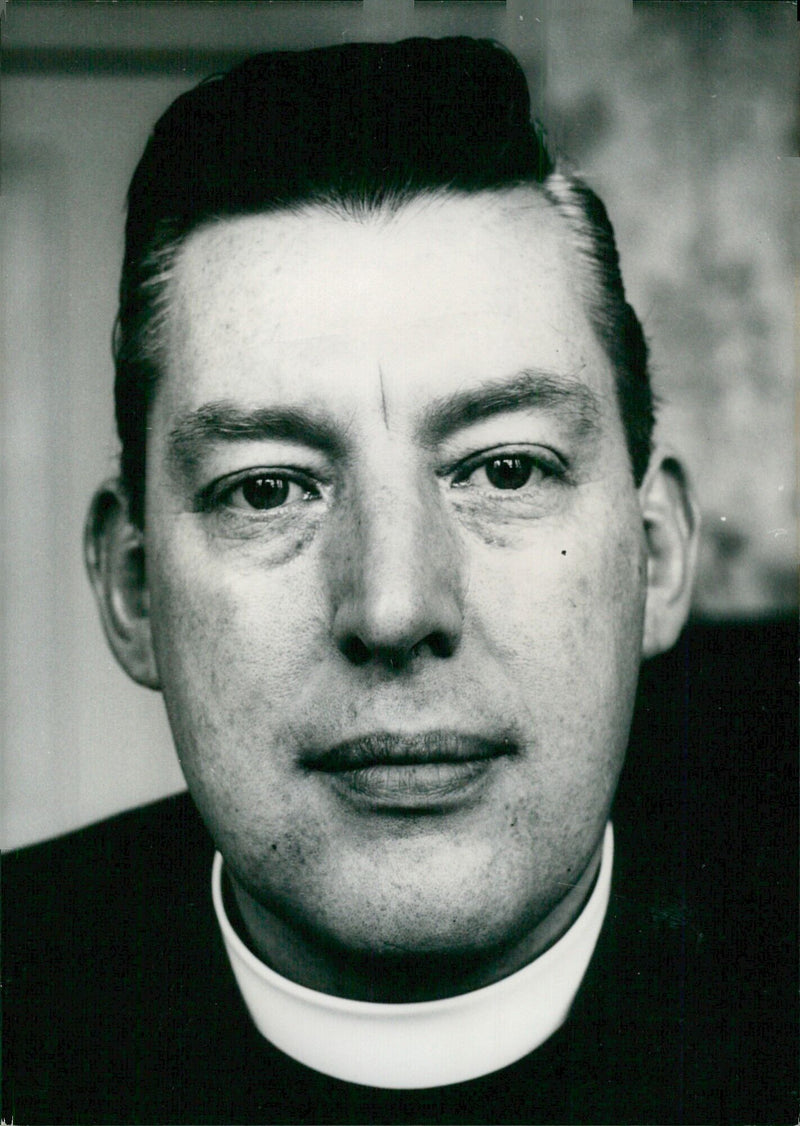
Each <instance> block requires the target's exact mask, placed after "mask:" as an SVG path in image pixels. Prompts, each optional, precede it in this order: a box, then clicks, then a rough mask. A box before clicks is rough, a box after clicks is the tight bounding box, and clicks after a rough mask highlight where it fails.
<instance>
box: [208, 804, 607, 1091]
mask: <svg viewBox="0 0 800 1126" xmlns="http://www.w3.org/2000/svg"><path fill="white" fill-rule="evenodd" d="M613 853H614V839H613V833H612V829H611V823H610V822H609V824H608V825H607V826H606V831H605V838H604V841H603V855H602V859H601V862H600V871H599V873H598V876H597V880H596V882H595V886H594V890H593V891H592V894H591V895H590V897H589V899H588V901H587V903H586V905H585V907H584V908H583V910H582V911H581V913H580V915H579V916H578V918H577V919H576V920H575V922H574V923H573V924H572V926H571V927H570V928H569V930H568V931H567V932H566V933H565V934H564V935H562V937H561V938H560V939H559V940H558V942H556V943H555V945H554V946H551V947H550V948H549V949H548V950H546V951H545V952H544V954H541V955H540V956H539V957H538V958H536V959H534V961H533V962H531V963H529V964H528V965H527V966H524V967H523V968H522V969H521V970H518V971H517V972H516V973H514V974H511V976H510V977H505V978H503V979H502V980H501V981H496V982H494V983H493V984H492V985H487V986H485V987H484V988H483V989H476V990H474V991H473V992H471V993H462V994H460V995H459V996H457V997H446V998H444V999H443V1000H440V1001H418V1002H413V1003H411V1004H376V1003H374V1002H371V1001H351V1000H348V999H347V998H345V997H334V996H331V995H330V994H327V993H318V992H316V990H313V989H307V988H306V987H305V986H303V985H298V984H296V983H295V982H293V981H289V980H288V979H287V978H284V977H281V975H280V974H278V973H276V972H275V971H274V970H271V969H270V968H269V967H268V966H266V965H264V963H263V962H261V961H260V960H259V959H258V958H257V957H256V956H255V955H254V954H252V953H251V951H250V950H249V949H248V948H247V947H246V946H245V944H244V943H243V942H242V940H241V939H240V938H239V936H238V935H237V934H236V932H235V931H234V929H233V927H232V926H231V924H230V922H229V920H228V916H227V914H226V912H225V907H224V905H223V899H222V857H221V856H220V854H219V853H217V854H216V855H215V857H214V865H213V869H212V895H213V899H214V910H215V911H216V914H217V919H218V921H219V925H220V929H221V930H222V937H223V939H224V942H225V947H226V949H227V951H228V957H229V958H230V962H231V966H232V967H233V972H234V974H235V975H236V980H237V982H238V983H239V988H240V990H241V992H242V996H243V997H244V1000H245V1002H246V1004H247V1007H248V1009H249V1010H250V1015H251V1016H252V1018H253V1021H254V1022H255V1024H256V1027H257V1028H258V1030H259V1032H261V1033H262V1035H264V1036H266V1038H267V1039H268V1040H270V1041H271V1042H272V1043H273V1044H275V1046H276V1047H278V1048H280V1049H281V1051H283V1052H285V1053H286V1054H287V1055H289V1056H292V1057H293V1058H294V1059H296V1060H299V1061H300V1063H303V1064H306V1066H308V1067H312V1068H314V1069H315V1070H316V1071H321V1072H322V1073H323V1074H324V1075H331V1076H334V1077H335V1078H337V1079H344V1080H347V1081H348V1082H350V1083H362V1084H364V1085H366V1086H368V1087H390V1088H413V1087H443V1086H445V1085H446V1084H448V1083H461V1082H465V1081H466V1080H468V1079H476V1078H478V1076H480V1075H487V1074H489V1072H492V1071H497V1070H499V1069H500V1068H502V1067H507V1066H508V1065H509V1064H512V1063H515V1062H516V1061H517V1060H519V1059H522V1057H523V1056H526V1055H527V1054H528V1053H529V1052H532V1051H534V1050H535V1049H536V1048H538V1047H539V1046H540V1045H541V1044H543V1043H544V1042H545V1040H547V1039H548V1037H550V1036H552V1034H553V1033H554V1032H555V1031H556V1030H557V1029H558V1028H560V1027H561V1025H562V1024H563V1023H564V1021H565V1020H566V1017H567V1014H568V1013H569V1010H570V1007H571V1005H572V1002H573V1000H574V999H575V994H576V993H577V992H578V989H579V987H580V984H581V981H582V980H583V976H584V974H585V973H586V969H587V967H588V965H589V960H590V959H591V956H592V954H593V953H594V948H595V945H596V944H597V939H598V937H599V935H600V928H601V927H602V925H603V919H604V918H605V914H606V908H607V907H608V897H609V891H610V888H611V868H612V864H613Z"/></svg>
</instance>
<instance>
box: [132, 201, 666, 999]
mask: <svg viewBox="0 0 800 1126" xmlns="http://www.w3.org/2000/svg"><path fill="white" fill-rule="evenodd" d="M574 253H575V252H574V251H573V250H572V249H571V245H570V242H569V234H568V232H567V231H566V229H565V227H564V226H563V224H562V221H561V219H560V218H559V216H558V215H557V214H556V213H555V212H554V211H553V210H552V209H551V208H550V207H549V206H548V205H547V204H546V203H544V202H543V201H540V200H539V199H538V198H537V197H536V196H535V195H534V194H533V193H532V192H528V191H519V192H516V193H506V194H504V195H479V196H473V197H454V196H444V197H439V198H432V199H428V200H421V201H417V202H414V203H412V204H410V205H407V206H405V207H403V208H401V209H400V210H399V211H398V212H397V213H396V214H394V215H387V214H378V215H372V216H367V217H361V218H354V217H342V216H339V215H336V214H333V213H332V212H330V211H325V210H323V209H321V208H317V209H315V208H309V209H307V210H306V211H305V212H303V213H301V214H299V215H289V214H280V213H279V214H274V215H268V216H254V217H246V218H236V219H233V220H230V221H224V222H223V221H220V222H217V223H214V224H212V225H210V226H208V227H206V228H204V229H201V230H199V231H197V232H195V233H194V234H193V235H191V236H190V237H189V239H188V241H187V243H186V244H185V246H184V248H183V249H182V251H181V252H180V254H179V257H178V260H177V264H176V268H175V272H174V276H173V278H172V280H171V282H170V283H169V286H170V289H169V296H170V300H171V309H172V312H171V316H170V318H169V322H168V326H167V335H166V337H165V351H166V356H167V362H166V366H165V370H164V372H163V375H162V379H161V383H160V384H159V386H158V389H157V392H156V394H155V399H154V402H153V405H152V408H151V412H150V420H149V422H150V429H149V436H148V463H147V464H148V473H147V509H146V560H147V582H148V589H149V599H150V611H149V612H150V619H151V628H152V634H153V644H154V647H155V653H156V659H157V666H158V673H159V677H160V681H161V686H162V689H163V692H164V696H165V700H166V704H167V708H168V711H169V716H170V721H171V724H172V728H173V732H174V735H175V739H176V744H177V748H178V753H179V756H180V759H181V763H182V765H183V768H184V771H185V773H186V776H187V779H188V783H189V786H190V789H191V791H192V793H193V795H194V798H195V800H196V801H197V803H198V805H199V807H200V809H201V812H202V814H203V816H204V818H205V820H206V822H207V824H208V826H209V829H210V830H211V833H212V835H213V836H214V839H215V841H216V844H217V846H218V847H219V849H220V850H221V852H222V853H223V856H224V858H225V861H226V866H227V870H228V872H229V873H230V875H231V876H232V877H233V880H234V885H235V887H236V889H237V897H238V899H239V902H240V906H241V908H242V912H243V916H244V919H245V922H246V924H247V926H248V929H249V930H250V933H251V938H252V941H253V943H254V945H255V946H256V948H257V949H258V950H259V952H260V953H261V954H262V956H263V957H265V958H267V959H268V960H269V961H270V962H271V963H272V964H273V965H274V966H275V968H276V969H278V970H279V971H281V972H284V973H286V974H287V975H288V976H290V977H294V978H296V979H297V980H300V981H303V982H305V983H306V984H309V985H312V986H315V987H317V988H323V989H328V990H329V991H331V992H341V993H345V994H348V993H349V994H351V995H353V996H365V995H372V994H371V993H370V989H371V988H372V987H370V986H369V985H368V984H367V982H368V981H369V980H370V979H374V977H375V973H374V969H375V965H376V964H380V962H381V960H384V961H385V962H386V964H389V962H391V963H392V964H393V965H395V966H403V965H405V964H406V961H405V960H406V959H407V957H408V958H410V960H409V961H408V965H409V966H414V967H416V968H415V969H414V970H413V971H408V972H406V971H405V970H398V972H397V974H396V975H395V976H394V977H393V978H392V981H393V984H392V986H391V987H388V986H387V989H386V995H387V996H388V997H389V998H390V999H393V1000H402V999H406V998H409V999H411V998H413V997H424V996H435V995H438V994H441V993H447V992H454V991H457V990H458V989H461V988H464V987H467V986H468V987H474V986H475V985H479V984H484V983H486V982H488V981H490V980H493V979H494V978H496V977H499V976H502V975H504V974H506V973H508V972H511V971H512V970H514V969H516V968H518V966H520V965H522V964H524V963H525V962H526V961H528V960H530V958H531V957H533V956H535V954H536V953H538V952H539V951H540V950H541V949H543V948H544V947H545V946H546V945H547V944H548V943H549V942H552V941H553V939H554V938H555V937H557V935H558V933H560V932H561V931H563V930H564V929H565V927H566V926H567V925H568V924H569V922H570V921H571V920H572V918H574V916H575V914H576V913H577V911H578V910H579V909H580V905H581V903H582V901H583V898H584V897H585V894H586V891H587V890H588V886H589V884H590V882H591V876H592V874H593V871H594V866H595V865H596V861H597V856H598V849H599V844H600V840H601V836H602V832H603V827H604V824H605V821H606V819H607V816H608V811H609V807H610V803H611V799H612V797H613V792H614V788H615V785H616V779H617V776H618V772H619V769H620V766H621V763H622V758H623V754H624V749H625V745H626V741H627V736H628V727H629V722H630V714H631V709H632V701H633V695H634V691H635V684H636V678H637V674H638V667H639V661H640V654H641V639H642V621H643V609H644V600H645V571H646V566H645V562H646V560H645V542H644V533H643V522H642V512H641V508H640V503H639V498H638V496H637V491H636V488H635V486H634V482H633V479H632V474H631V469H630V463H629V459H628V454H627V450H626V444H625V436H624V433H623V430H622V425H621V421H620V417H619V411H618V407H617V403H616V398H615V390H614V380H613V374H612V372H611V370H610V367H609V363H608V360H607V358H606V356H605V354H604V352H603V351H602V349H601V347H600V345H599V343H598V341H597V340H596V338H595V335H594V333H593V331H592V329H591V327H590V325H589V322H588V320H587V317H586V314H585V311H584V308H583V305H582V303H581V300H580V297H579V294H578V286H577V284H576V277H577V270H576V266H575V262H574ZM325 756H328V757H327V758H326V757H325ZM326 764H327V766H330V767H331V768H330V769H328V768H327V767H326ZM324 767H325V768H324ZM581 881H582V882H581ZM376 959H377V963H376ZM428 963H430V965H436V966H437V967H438V969H437V972H436V974H434V975H429V976H428V977H426V973H425V969H424V967H425V965H426V964H428ZM442 966H445V967H449V968H448V969H446V970H442Z"/></svg>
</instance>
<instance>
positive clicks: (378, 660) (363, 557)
mask: <svg viewBox="0 0 800 1126" xmlns="http://www.w3.org/2000/svg"><path fill="white" fill-rule="evenodd" d="M347 509H348V510H347V515H346V518H345V520H344V521H343V524H344V526H341V525H340V526H339V528H338V529H337V534H336V537H335V539H336V544H335V550H334V551H333V553H332V554H333V558H332V559H331V561H330V565H331V570H332V572H333V573H332V576H331V577H332V579H333V582H332V589H333V602H334V614H333V633H334V638H335V641H336V644H337V646H338V648H339V650H340V651H341V652H342V653H343V654H344V656H345V657H346V658H347V659H348V660H349V661H351V662H352V663H353V664H355V665H364V664H367V663H369V662H372V663H375V664H381V665H384V666H385V667H391V668H394V669H400V668H404V667H406V666H408V665H409V664H410V663H411V662H412V661H413V660H414V659H415V658H417V657H420V656H422V655H423V654H427V655H429V656H433V657H450V656H452V655H453V654H454V653H455V651H456V649H457V648H458V645H459V642H460V640H461V634H462V628H463V597H462V574H461V573H462V569H463V567H462V563H461V559H460V551H459V545H458V543H457V541H456V537H455V534H454V530H453V529H452V527H450V526H449V524H448V521H447V518H446V517H447V514H446V511H445V510H444V505H443V502H442V498H441V494H440V493H439V490H438V485H437V484H436V483H429V485H428V488H427V489H426V488H425V487H424V486H423V487H420V486H419V484H418V483H415V484H412V483H410V482H409V483H406V485H405V486H404V485H402V484H399V483H396V484H395V486H394V487H387V488H383V489H381V490H379V491H374V492H372V494H371V495H370V496H368V497H366V498H362V499H361V500H359V501H358V502H356V503H352V504H350V505H348V506H347Z"/></svg>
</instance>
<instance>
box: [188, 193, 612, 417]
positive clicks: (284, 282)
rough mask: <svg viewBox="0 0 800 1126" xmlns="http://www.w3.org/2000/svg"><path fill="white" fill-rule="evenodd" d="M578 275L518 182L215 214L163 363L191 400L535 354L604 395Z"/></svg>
mask: <svg viewBox="0 0 800 1126" xmlns="http://www.w3.org/2000/svg"><path fill="white" fill-rule="evenodd" d="M577 279H578V270H577V269H576V265H575V254H574V250H573V248H572V245H571V243H570V239H569V233H568V231H567V229H566V226H565V224H564V223H563V221H562V219H561V217H560V216H559V215H558V214H557V212H556V211H555V210H554V209H553V208H552V207H551V206H550V205H549V204H548V203H547V202H546V201H545V200H543V199H542V198H541V197H539V196H537V195H536V194H535V193H534V192H533V191H531V190H527V189H526V190H519V191H516V192H509V193H504V194H502V195H500V194H497V195H495V194H488V193H483V194H479V195H475V196H464V197H459V196H444V197H431V198H421V199H418V200H415V201H412V202H411V203H410V204H407V205H405V206H403V207H402V208H400V210H399V211H397V212H396V213H393V214H390V213H386V212H377V213H374V214H371V215H368V216H362V217H353V216H342V215H341V214H336V213H334V212H333V211H331V210H325V209H323V208H322V207H320V206H314V207H309V208H307V209H304V210H302V211H300V212H299V213H275V214H271V215H259V216H248V217H239V218H235V219H232V220H225V221H219V222H216V223H214V224H212V225H210V226H207V227H205V228H203V229H201V230H199V231H196V232H194V234H193V235H191V236H190V238H189V239H188V240H187V242H186V244H185V245H184V247H183V248H182V249H181V251H180V253H179V255H178V258H177V261H176V265H175V270H174V275H173V279H172V282H171V283H170V284H171V293H170V299H171V300H170V305H171V317H170V322H169V336H168V349H167V374H168V375H169V374H171V375H172V383H173V385H174V390H176V391H178V392H179V394H180V398H181V399H182V400H184V401H187V402H189V403H190V404H191V405H196V403H197V402H198V401H201V400H205V399H207V398H208V397H213V398H217V399H218V398H223V397H237V398H240V397H241V395H242V392H243V391H244V392H245V394H246V395H249V394H251V393H252V392H253V391H254V389H255V387H256V386H258V387H259V388H260V389H261V390H262V391H266V390H267V389H268V390H269V391H270V393H272V394H276V395H279V396H280V395H284V394H292V395H294V396H298V395H302V392H303V389H304V388H307V390H308V395H309V397H314V396H317V395H319V394H320V393H323V394H324V393H325V392H326V391H330V389H331V387H332V386H335V387H336V389H337V393H339V394H342V393H343V392H345V391H346V390H347V389H352V390H353V392H354V393H357V392H358V391H359V390H360V389H361V386H362V384H361V382H360V381H361V380H362V377H363V379H364V380H367V381H368V380H369V379H370V377H374V375H375V374H376V373H377V371H378V370H380V373H381V376H382V377H384V376H385V377H386V378H387V380H388V381H389V382H390V383H391V382H392V381H393V380H395V381H396V382H397V383H398V393H400V386H401V385H402V387H403V388H405V390H406V393H407V394H408V395H409V396H411V395H414V394H417V395H418V394H420V393H422V392H424V390H425V388H426V387H432V386H434V385H435V387H436V389H437V392H438V391H441V390H449V389H452V390H457V389H460V388H461V387H463V386H464V385H465V384H468V383H470V382H471V381H474V380H481V379H489V378H493V377H498V376H502V375H506V374H510V373H512V372H515V371H519V370H523V369H529V368H536V369H542V370H555V371H558V372H561V373H566V374H569V375H570V376H571V377H579V378H581V379H583V380H584V381H585V382H587V383H588V384H590V385H591V386H592V387H593V389H594V390H595V391H596V392H598V393H599V394H600V395H602V396H605V397H608V398H611V397H612V395H613V382H612V377H611V373H610V370H609V366H608V362H607V360H606V357H605V354H604V353H603V351H602V349H601V348H600V347H599V344H598V342H597V341H596V339H595V336H594V333H593V332H592V330H591V327H590V325H589V323H588V320H587V317H586V313H585V311H584V308H583V304H582V301H581V299H580V296H579V286H578V284H577ZM448 383H449V384H451V385H452V386H451V387H450V386H445V385H447V384H448Z"/></svg>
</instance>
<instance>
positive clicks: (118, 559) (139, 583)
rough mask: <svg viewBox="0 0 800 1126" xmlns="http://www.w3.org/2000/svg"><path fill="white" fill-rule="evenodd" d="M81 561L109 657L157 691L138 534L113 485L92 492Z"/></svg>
mask: <svg viewBox="0 0 800 1126" xmlns="http://www.w3.org/2000/svg"><path fill="white" fill-rule="evenodd" d="M83 542H84V558H85V561H86V570H87V571H88V573H89V581H90V582H91V584H92V589H93V590H94V596H95V598H96V599H97V605H98V608H99V610H100V620H101V621H102V623H103V629H104V630H105V634H106V638H107V639H108V644H109V645H110V646H111V651H112V652H113V654H114V656H115V657H116V658H117V660H118V661H119V663H120V664H121V665H122V667H123V669H124V670H125V672H126V673H127V674H128V676H130V677H132V679H133V680H135V681H136V682H137V684H143V685H144V686H145V687H147V688H158V687H159V679H158V670H157V668H156V662H155V655H154V652H153V641H152V636H151V632H150V596H149V592H148V589H147V574H146V569H145V551H144V533H143V532H142V530H141V529H140V528H138V527H137V526H136V525H135V524H134V523H133V522H132V521H131V519H130V514H129V507H128V501H127V498H126V496H125V492H124V490H123V489H122V487H121V486H120V484H119V482H118V481H106V483H105V484H104V485H101V487H100V488H99V489H98V490H97V492H96V493H95V495H94V497H93V498H92V503H91V505H90V507H89V513H88V515H87V517H86V526H85V529H84V541H83Z"/></svg>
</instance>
